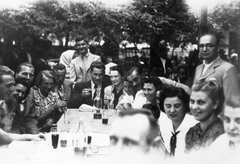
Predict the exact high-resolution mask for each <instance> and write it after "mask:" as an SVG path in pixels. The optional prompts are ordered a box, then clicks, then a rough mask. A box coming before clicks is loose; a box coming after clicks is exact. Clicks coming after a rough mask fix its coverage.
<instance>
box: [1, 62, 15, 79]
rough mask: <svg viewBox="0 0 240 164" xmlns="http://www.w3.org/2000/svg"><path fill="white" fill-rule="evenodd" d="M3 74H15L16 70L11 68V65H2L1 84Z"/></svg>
mask: <svg viewBox="0 0 240 164" xmlns="http://www.w3.org/2000/svg"><path fill="white" fill-rule="evenodd" d="M3 75H11V76H14V71H13V70H11V69H10V68H9V67H7V66H4V65H0V84H1V83H2V76H3Z"/></svg>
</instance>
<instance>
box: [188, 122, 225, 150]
mask: <svg viewBox="0 0 240 164" xmlns="http://www.w3.org/2000/svg"><path fill="white" fill-rule="evenodd" d="M223 133H224V128H223V123H222V121H221V119H220V118H217V119H216V120H215V121H214V122H213V123H212V124H210V125H209V126H208V127H207V129H206V131H205V132H203V131H202V129H201V126H200V123H197V124H196V125H195V126H194V127H192V128H190V129H189V131H188V132H187V134H186V138H185V143H186V146H185V152H187V153H188V152H190V151H192V150H199V149H200V148H204V147H208V146H210V145H211V144H212V143H213V141H214V140H215V139H216V138H217V137H218V136H220V135H221V134H223Z"/></svg>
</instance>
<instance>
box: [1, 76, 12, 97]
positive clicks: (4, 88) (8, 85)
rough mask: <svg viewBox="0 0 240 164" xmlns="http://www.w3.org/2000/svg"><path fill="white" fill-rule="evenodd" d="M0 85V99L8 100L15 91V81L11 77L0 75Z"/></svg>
mask: <svg viewBox="0 0 240 164" xmlns="http://www.w3.org/2000/svg"><path fill="white" fill-rule="evenodd" d="M1 78H2V83H1V84H0V91H1V92H0V99H1V100H5V101H6V100H8V99H9V98H10V97H11V93H12V92H13V91H14V90H15V87H14V85H15V80H14V78H13V76H11V75H2V77H1Z"/></svg>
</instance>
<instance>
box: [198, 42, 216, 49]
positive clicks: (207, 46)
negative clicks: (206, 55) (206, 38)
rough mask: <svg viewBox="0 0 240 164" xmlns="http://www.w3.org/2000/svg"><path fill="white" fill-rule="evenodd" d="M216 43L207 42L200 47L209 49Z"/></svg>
mask: <svg viewBox="0 0 240 164" xmlns="http://www.w3.org/2000/svg"><path fill="white" fill-rule="evenodd" d="M215 46H216V45H214V44H212V43H207V44H200V45H199V49H200V50H202V49H203V48H204V47H205V48H206V49H207V50H210V49H211V48H213V47H215Z"/></svg>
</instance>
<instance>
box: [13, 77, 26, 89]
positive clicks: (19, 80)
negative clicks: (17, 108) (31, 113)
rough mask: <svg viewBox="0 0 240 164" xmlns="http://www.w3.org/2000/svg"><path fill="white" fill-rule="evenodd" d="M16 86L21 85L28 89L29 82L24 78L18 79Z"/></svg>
mask: <svg viewBox="0 0 240 164" xmlns="http://www.w3.org/2000/svg"><path fill="white" fill-rule="evenodd" d="M16 84H21V85H23V86H24V87H27V88H28V82H27V80H26V79H25V78H22V77H20V78H16V79H15V85H16Z"/></svg>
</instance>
